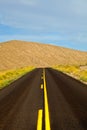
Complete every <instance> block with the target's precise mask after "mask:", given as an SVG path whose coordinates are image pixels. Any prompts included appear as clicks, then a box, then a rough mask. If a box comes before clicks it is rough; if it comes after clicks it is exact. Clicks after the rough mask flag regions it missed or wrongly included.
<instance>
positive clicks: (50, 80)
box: [0, 68, 87, 130]
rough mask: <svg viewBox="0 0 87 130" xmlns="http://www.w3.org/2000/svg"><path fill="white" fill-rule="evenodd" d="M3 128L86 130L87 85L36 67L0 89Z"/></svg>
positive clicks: (19, 129) (47, 69)
mask: <svg viewBox="0 0 87 130" xmlns="http://www.w3.org/2000/svg"><path fill="white" fill-rule="evenodd" d="M0 130H87V85H85V84H82V83H81V82H79V81H77V80H75V79H73V78H71V77H69V76H67V75H65V74H63V73H61V72H58V71H56V70H53V69H50V68H46V69H35V70H33V71H32V72H30V73H28V74H26V75H25V76H23V77H21V78H20V79H18V80H17V81H15V82H13V83H12V84H10V85H9V86H7V87H6V88H4V89H2V90H0Z"/></svg>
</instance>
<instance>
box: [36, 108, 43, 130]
mask: <svg viewBox="0 0 87 130" xmlns="http://www.w3.org/2000/svg"><path fill="white" fill-rule="evenodd" d="M42 118H43V110H42V109H40V110H39V111H38V120H37V130H42Z"/></svg>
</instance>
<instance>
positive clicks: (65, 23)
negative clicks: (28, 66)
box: [0, 0, 87, 44]
mask: <svg viewBox="0 0 87 130" xmlns="http://www.w3.org/2000/svg"><path fill="white" fill-rule="evenodd" d="M86 5H87V1H86V0H47V1H46V0H15V1H11V0H3V1H0V23H1V24H3V25H5V26H9V27H10V28H17V30H18V29H19V30H25V32H27V34H28V33H29V34H30V35H31V36H32V39H34V37H35V38H36V37H37V39H36V40H38V39H39V38H40V39H42V41H43V39H44V38H45V39H46V40H48V41H49V39H50V41H52V42H53V40H54V42H57V41H58V40H59V41H63V40H65V41H68V42H74V43H75V44H76V43H77V44H78V43H82V44H86V42H87V38H86V36H87V35H86V34H87V8H86ZM19 32H20V31H19ZM34 33H35V34H34ZM36 34H37V35H36ZM40 34H41V37H39V35H40ZM44 34H46V35H47V37H46V36H45V37H44ZM54 34H55V36H54ZM20 35H21V34H20ZM18 36H19V35H18ZM15 37H17V35H16V31H15ZM19 37H21V36H19ZM24 37H25V36H24ZM26 39H27V38H26Z"/></svg>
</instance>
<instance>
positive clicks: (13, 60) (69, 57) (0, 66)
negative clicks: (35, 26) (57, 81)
mask: <svg viewBox="0 0 87 130" xmlns="http://www.w3.org/2000/svg"><path fill="white" fill-rule="evenodd" d="M59 64H60V65H61V64H63V65H64V64H66V65H67V64H79V65H81V64H82V65H83V64H87V52H81V51H77V50H73V49H68V48H63V47H59V46H54V45H48V44H40V43H35V42H25V41H16V40H14V41H8V42H4V43H0V70H5V69H11V68H19V67H24V66H35V67H51V66H55V65H59Z"/></svg>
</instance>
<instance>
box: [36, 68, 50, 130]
mask: <svg viewBox="0 0 87 130" xmlns="http://www.w3.org/2000/svg"><path fill="white" fill-rule="evenodd" d="M43 82H44V106H45V108H44V109H45V130H51V127H50V117H49V107H48V98H47V89H46V74H45V69H43ZM42 118H43V110H42V109H40V110H39V111H38V122H37V130H42Z"/></svg>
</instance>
